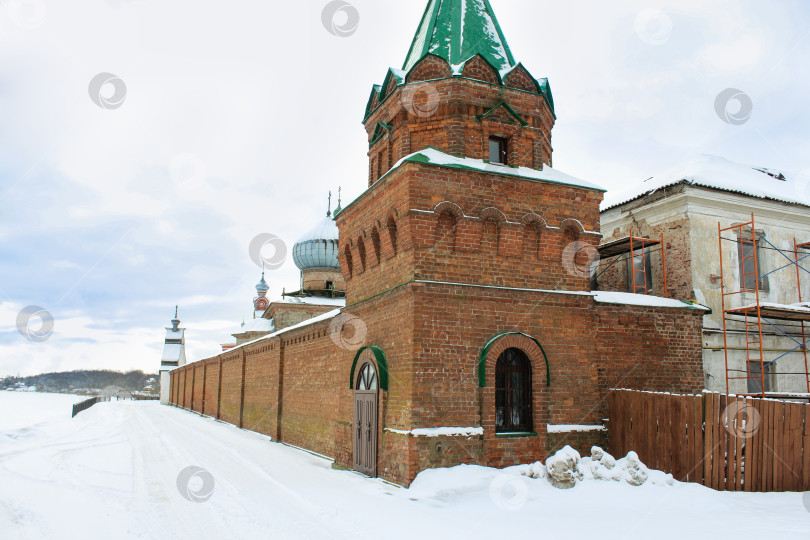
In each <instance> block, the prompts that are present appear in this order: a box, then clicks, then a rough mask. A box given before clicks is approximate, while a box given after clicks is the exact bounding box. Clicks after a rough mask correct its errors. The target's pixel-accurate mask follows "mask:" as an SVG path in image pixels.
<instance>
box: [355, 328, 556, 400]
mask: <svg viewBox="0 0 810 540" xmlns="http://www.w3.org/2000/svg"><path fill="white" fill-rule="evenodd" d="M506 336H523V337H527V338H529V339H530V340H532V341H534V342H535V343H536V344H537V346H538V347H540V352H542V353H543V360H545V362H546V386H547V387H548V386H551V369H550V368H549V365H548V356H547V355H546V351H545V349H543V346H542V345H540V342H539V341H537V339H535V338H533V337H532V336H530V335H528V334H524V333H523V332H504V333H503V334H498V335H497V336H495V337H493V338H492V339H490V340H489V341H487V344H486V345H484V348H483V349H481V354H480V355H479V356H478V387H479V388H486V387H487V356H488V355H489V351H490V349H492V346H493V345H495V343H497V342H498V341H499V340H500V339H501V338H504V337H506ZM352 373H354V368H352Z"/></svg>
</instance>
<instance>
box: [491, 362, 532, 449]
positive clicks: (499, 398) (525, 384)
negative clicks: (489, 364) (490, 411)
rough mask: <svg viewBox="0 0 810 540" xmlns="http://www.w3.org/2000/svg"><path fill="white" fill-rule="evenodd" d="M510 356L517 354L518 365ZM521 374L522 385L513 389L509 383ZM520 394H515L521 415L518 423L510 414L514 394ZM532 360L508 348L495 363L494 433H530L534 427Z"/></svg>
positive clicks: (513, 404)
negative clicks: (513, 362) (518, 395)
mask: <svg viewBox="0 0 810 540" xmlns="http://www.w3.org/2000/svg"><path fill="white" fill-rule="evenodd" d="M512 355H516V356H518V358H517V360H518V361H519V362H520V363H519V364H518V365H514V364H512V362H511V361H510V360H515V359H514V358H512V359H510V358H509V357H510V356H512ZM514 375H517V376H518V377H520V376H522V377H523V379H522V384H521V387H520V388H518V389H515V388H513V387H512V384H513V383H514V382H515V380H514V379H513V376H514ZM515 392H518V393H522V396H520V397H518V399H519V400H520V403H519V404H518V405H517V408H519V409H520V412H519V413H518V414H519V415H520V416H521V418H520V420H519V421H518V422H515V421H514V420H513V414H511V413H513V412H514V409H515V408H516V405H515V403H514V401H515V397H517V396H516V394H515ZM532 397H533V391H532V363H531V360H530V359H529V356H528V355H527V354H526V353H525V352H524V351H523V350H521V349H518V348H516V347H510V348H508V349H506V350H505V351H503V352H502V353H501V354H500V356H499V357H498V360H497V361H496V363H495V433H496V434H499V433H531V432H532V429H533V421H532Z"/></svg>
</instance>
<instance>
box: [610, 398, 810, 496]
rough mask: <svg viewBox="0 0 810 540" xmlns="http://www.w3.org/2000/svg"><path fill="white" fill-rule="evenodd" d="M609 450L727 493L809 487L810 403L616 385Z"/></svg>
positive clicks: (791, 489) (611, 404) (612, 406)
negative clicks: (636, 456)
mask: <svg viewBox="0 0 810 540" xmlns="http://www.w3.org/2000/svg"><path fill="white" fill-rule="evenodd" d="M609 406H610V431H609V448H610V453H611V454H613V455H614V456H617V457H619V456H624V455H626V454H627V452H629V451H631V450H633V451H635V452H636V453H637V454H638V456H639V458H640V459H641V461H642V462H643V463H644V464H646V465H647V466H648V467H650V468H653V469H659V470H662V471H665V472H669V473H672V475H673V476H674V477H675V479H676V480H680V481H683V482H697V483H699V484H703V485H705V486H707V487H710V488H713V489H717V490H724V491H810V426H809V425H808V420H810V405H809V404H805V403H794V402H787V401H777V400H771V399H759V398H750V397H740V396H726V395H723V394H717V393H709V392H707V393H704V394H702V395H697V396H692V395H675V394H662V393H654V392H640V391H635V390H614V391H613V392H611V394H610V396H609Z"/></svg>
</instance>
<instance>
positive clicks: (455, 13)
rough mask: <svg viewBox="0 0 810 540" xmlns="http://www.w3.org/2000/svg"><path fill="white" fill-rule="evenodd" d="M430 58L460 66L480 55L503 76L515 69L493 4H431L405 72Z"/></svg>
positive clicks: (479, 0)
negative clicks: (505, 72)
mask: <svg viewBox="0 0 810 540" xmlns="http://www.w3.org/2000/svg"><path fill="white" fill-rule="evenodd" d="M426 54H434V55H436V56H440V57H442V58H444V59H445V60H447V61H448V62H449V63H450V64H451V65H459V64H462V63H464V62H465V61H467V60H469V59H470V58H472V57H473V56H475V55H476V54H480V55H481V56H483V57H484V58H485V59H486V60H487V61H488V62H489V63H490V64H492V65H493V66H494V67H495V69H497V70H499V71H501V72H503V71H505V70H508V69H510V68H512V67H514V66H515V59H514V58H513V57H512V51H510V50H509V45H507V43H506V38H504V36H503V32H502V31H501V27H500V25H499V24H498V19H496V18H495V13H494V12H493V11H492V6H490V5H489V0H430V3H429V4H428V6H427V9H426V10H425V14H424V16H423V17H422V22H421V23H420V24H419V29H418V30H417V31H416V36H415V37H414V40H413V44H412V45H411V50H410V52H408V57H407V58H406V59H405V65H404V67H403V69H404V70H405V71H410V69H411V68H412V67H413V66H414V65H416V63H417V62H418V61H419V60H421V59H422V58H423V57H424V56H425V55H426Z"/></svg>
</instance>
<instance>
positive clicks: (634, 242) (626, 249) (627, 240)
mask: <svg viewBox="0 0 810 540" xmlns="http://www.w3.org/2000/svg"><path fill="white" fill-rule="evenodd" d="M654 246H661V248H660V251H661V265H662V268H663V273H664V275H663V278H664V296H665V297H668V296H669V289H668V288H667V251H666V245H665V244H664V235H663V233H662V234H661V239H660V240H653V239H651V238H643V237H638V236H633V232H632V231H631V232H630V236H625V237H624V238H619V239H618V240H612V241H610V242H606V243H604V244H602V245H600V246H599V248H598V252H599V258H600V260H601V261H603V262H604V261H606V260H608V259H613V260H612V261H611V262H610V263H609V264H606V265H605V267H604V268H603V269H602V271H601V272H599V274H598V275H597V276H595V279H596V280H597V281H598V279H599V277H600V276H602V274H604V273H605V272H607V271H608V270H609V269H610V268H611V267H612V266H613V265H614V264H616V263H617V262H619V261H622V260H624V261H626V262H627V272H628V282H629V288H630V292H632V293H635V294H650V291H651V290H652V289H651V287H652V283H648V282H647V281H648V279H647V273H648V268H647V255H648V254H650V253H652V252H653V251H659V250H657V249H655V250H654V249H651V248H652V247H654ZM622 255H628V257H627V258H626V259H625V258H623V257H622Z"/></svg>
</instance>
